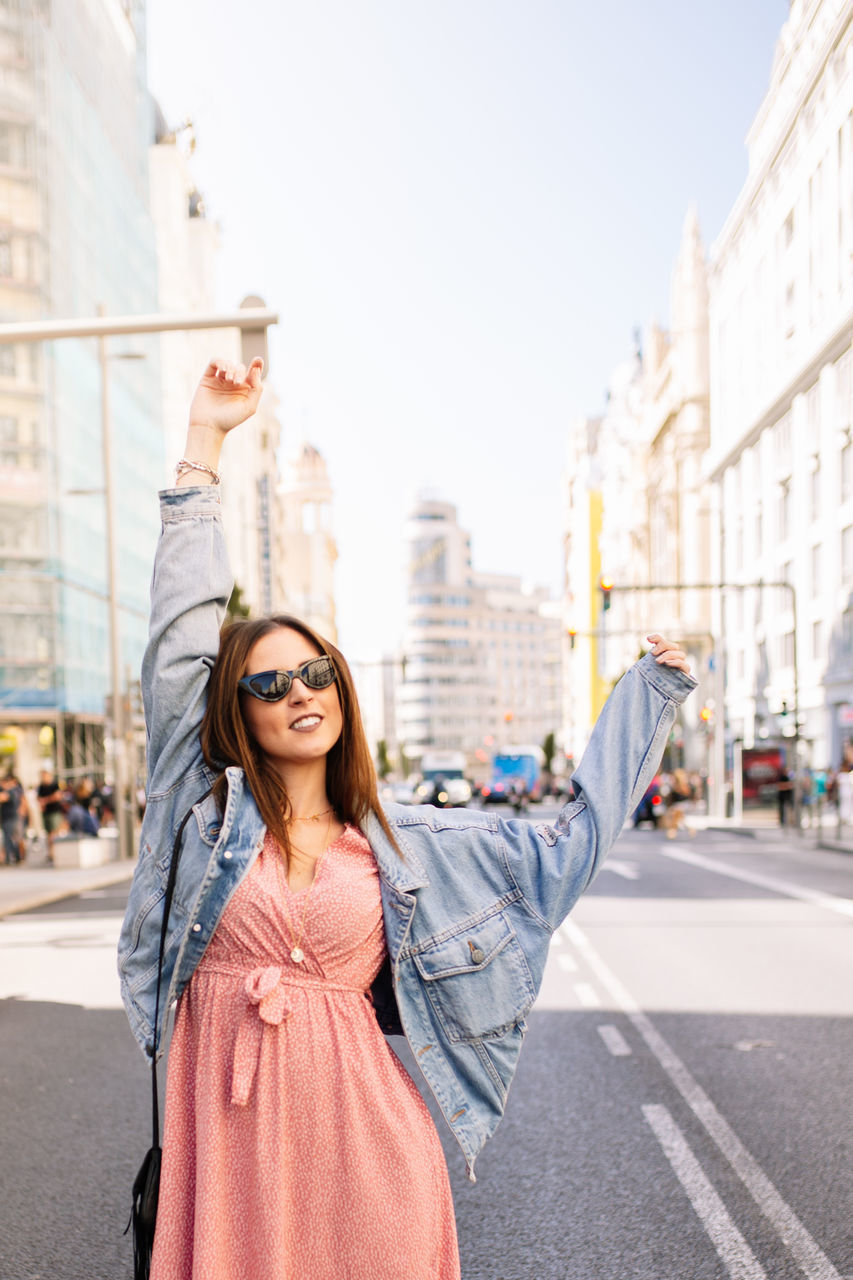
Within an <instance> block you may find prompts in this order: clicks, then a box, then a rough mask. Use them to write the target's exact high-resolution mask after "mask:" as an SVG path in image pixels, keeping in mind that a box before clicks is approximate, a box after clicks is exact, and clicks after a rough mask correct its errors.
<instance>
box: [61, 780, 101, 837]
mask: <svg viewBox="0 0 853 1280" xmlns="http://www.w3.org/2000/svg"><path fill="white" fill-rule="evenodd" d="M94 794H95V789H94V786H93V784H92V782H91V781H90V780H89V779H88V778H84V779H83V781H82V782H78V783H77V786H76V787H75V788H74V799H73V801H72V802H71V807H70V808H69V810H68V828H69V830H70V831H71V832H72V834H73V835H75V836H96V835H97V834H98V829H99V825H100V824H99V822H98V817H97V814H96V813H95V809H94V803H93V798H94Z"/></svg>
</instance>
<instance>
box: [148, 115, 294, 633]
mask: <svg viewBox="0 0 853 1280" xmlns="http://www.w3.org/2000/svg"><path fill="white" fill-rule="evenodd" d="M154 122H155V136H154V144H153V145H152V147H151V148H150V152H149V171H150V189H151V211H152V217H153V221H154V230H155V238H156V245H157V266H158V279H159V297H160V309H161V310H162V311H164V312H170V313H172V314H196V315H211V314H214V313H215V312H216V311H217V310H219V308H218V307H217V305H216V291H215V288H214V281H215V279H216V258H217V254H218V251H219V234H218V230H217V227H216V225H215V224H214V223H213V222H211V221H210V220H209V219H208V218H207V217H206V216H205V208H204V200H203V197H202V194H201V192H200V191H199V190H198V188H197V187H196V184H195V181H194V179H193V171H192V152H193V148H194V140H193V129H192V125H191V124H189V123H185V124H183V125H182V126H181V127H179V128H177V129H175V128H172V127H171V126H170V125H169V124H168V122H167V121H166V120H165V119H164V118H163V116H162V114H161V113H160V111H159V110H158V109H157V108H155V114H154ZM250 304H252V305H258V306H260V305H263V304H262V301H261V299H246V300H245V302H244V305H250ZM212 355H217V356H222V357H224V358H226V359H231V360H235V361H239V360H241V359H242V355H243V352H242V344H241V339H240V333H239V330H237V329H224V330H223V329H218V330H209V329H202V330H179V331H176V332H171V333H164V334H162V335H161V338H160V359H161V366H162V373H163V377H162V388H163V399H162V410H161V418H162V423H163V427H162V430H163V434H164V440H165V460H164V468H163V477H162V483H163V484H164V485H172V484H174V482H175V481H174V467H175V463H176V462H177V461H178V459H179V458H180V457H181V454H182V452H183V449H184V442H185V438H186V426H187V410H188V408H189V404H190V399H191V397H192V394H193V391H194V390H195V387H196V384H197V382H198V379H199V376H200V374H201V373H202V372H203V370H204V368H205V366H206V364H207V362H208V360H209V359H210V357H211V356H212ZM277 408H278V405H277V400H276V396H275V392H274V391H273V389H272V387H271V386H270V385H269V384H268V385H267V386H266V387H265V388H264V394H263V396H262V398H261V403H260V407H259V409H258V412H257V413H256V414H255V416H254V418H253V419H252V421H251V422H250V423H248V424H247V425H246V426H245V427H244V428H242V429H240V430H238V431H235V432H234V433H232V435H230V436H229V437H227V438H226V440H225V444H224V447H223V450H222V466H221V474H222V494H221V499H222V521H223V525H224V528H225V538H226V542H227V544H228V554H229V557H230V561H231V567H232V570H233V573H234V580H235V582H236V584H237V586H238V587H239V591H240V602H241V604H242V605H244V606H245V607H247V608H249V609H250V610H251V612H252V613H254V614H258V613H270V612H271V611H272V610H273V608H275V607H276V601H277V598H278V597H277V595H276V590H277V588H276V546H277V542H278V536H279V535H278V525H279V503H278V496H277V489H278V465H277V461H276V450H277V449H278V444H279V439H280V434H281V433H280V426H279V419H278V413H277Z"/></svg>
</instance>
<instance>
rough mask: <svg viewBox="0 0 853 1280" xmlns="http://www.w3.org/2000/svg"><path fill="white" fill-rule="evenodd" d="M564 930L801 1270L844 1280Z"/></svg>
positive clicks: (648, 1028)
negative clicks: (703, 1127)
mask: <svg viewBox="0 0 853 1280" xmlns="http://www.w3.org/2000/svg"><path fill="white" fill-rule="evenodd" d="M562 928H563V932H564V933H565V935H566V937H567V938H568V939H569V940H570V941H571V942H572V944H573V945H574V946H575V947H576V948H577V949H578V950H579V951H580V952H581V953H582V955H583V957H584V959H585V960H586V962H587V964H588V965H589V967H590V968H591V969H592V970H593V971H594V972H595V974H596V975H597V977H598V980H599V982H600V983H601V984H602V986H603V987H604V988H605V989H606V990H607V991H608V992H609V993H610V995H611V996H612V998H613V999H614V1001H615V1002H616V1004H617V1005H618V1007H619V1008H621V1010H622V1011H623V1013H625V1015H626V1016H627V1017H628V1018H629V1020H630V1021H631V1023H632V1024H633V1026H634V1027H635V1028H636V1030H637V1031H638V1032H639V1034H640V1035H641V1036H642V1037H643V1039H644V1040H645V1042H646V1044H647V1045H648V1047H649V1049H651V1051H652V1053H653V1054H654V1055H655V1057H656V1058H657V1060H658V1062H659V1063H660V1064H661V1066H662V1067H663V1069H664V1071H665V1072H666V1074H667V1075H668V1076H669V1078H670V1080H671V1081H672V1083H673V1084H674V1085H675V1087H676V1089H677V1090H678V1092H679V1093H680V1094H681V1096H682V1098H684V1100H685V1102H686V1103H687V1105H688V1106H689V1107H690V1108H691V1110H692V1111H693V1113H694V1114H695V1115H696V1117H697V1118H698V1119H699V1120H700V1121H701V1123H702V1124H703V1125H704V1126H705V1129H706V1130H707V1131H708V1133H709V1134H710V1136H711V1137H712V1138H713V1140H714V1142H715V1143H716V1144H717V1146H718V1147H719V1149H720V1151H722V1153H723V1155H724V1156H725V1157H726V1159H727V1160H728V1161H729V1163H730V1164H731V1166H732V1168H733V1169H734V1171H735V1173H736V1174H737V1175H738V1177H739V1178H740V1180H741V1182H742V1183H743V1184H744V1186H745V1187H746V1189H747V1190H748V1191H749V1193H750V1195H751V1196H752V1198H753V1199H754V1200H755V1202H756V1204H757V1205H758V1207H759V1209H760V1210H761V1212H762V1213H763V1214H764V1216H765V1217H766V1218H767V1219H768V1221H769V1222H771V1223H772V1224H773V1227H774V1228H775V1230H776V1232H777V1233H778V1235H779V1236H780V1238H781V1240H782V1243H783V1244H785V1245H786V1246H787V1248H788V1250H789V1251H790V1253H791V1255H792V1256H793V1258H794V1259H795V1261H796V1262H797V1264H798V1266H799V1267H800V1269H801V1270H802V1271H803V1272H804V1274H805V1275H806V1276H808V1277H809V1280H842V1277H841V1276H840V1275H839V1273H838V1271H837V1270H836V1269H835V1267H834V1266H833V1265H832V1263H831V1262H830V1260H829V1258H827V1256H826V1254H825V1253H824V1252H823V1250H822V1249H821V1248H820V1247H819V1245H818V1244H817V1243H816V1242H815V1241H814V1240H813V1239H812V1237H811V1236H810V1235H809V1233H808V1231H807V1230H806V1228H805V1227H804V1226H803V1224H802V1223H801V1222H800V1220H799V1218H798V1217H797V1215H796V1214H795V1213H794V1211H793V1209H792V1208H791V1206H790V1205H789V1204H788V1203H787V1202H786V1201H785V1200H783V1198H782V1196H781V1195H780V1194H779V1192H778V1191H777V1190H776V1188H775V1186H774V1185H773V1183H772V1182H771V1181H770V1179H769V1178H768V1177H767V1174H766V1173H765V1172H764V1170H763V1169H762V1168H761V1166H760V1165H759V1163H758V1161H757V1160H756V1159H755V1157H754V1156H752V1155H751V1154H750V1152H749V1151H747V1149H746V1147H745V1146H744V1145H743V1143H742V1142H741V1140H740V1138H739V1137H738V1136H737V1134H736V1133H735V1131H734V1130H733V1129H732V1128H731V1126H730V1125H729V1123H728V1122H727V1121H726V1120H724V1119H723V1117H722V1116H721V1115H720V1112H719V1111H718V1110H717V1108H716V1107H715V1106H714V1104H713V1102H712V1101H711V1099H710V1098H709V1097H708V1095H707V1094H706V1093H705V1091H704V1089H703V1088H702V1087H701V1085H699V1084H698V1083H697V1082H696V1081H695V1080H694V1079H693V1076H692V1075H691V1074H690V1072H689V1071H688V1070H687V1067H686V1066H685V1065H684V1063H683V1062H682V1061H681V1059H680V1058H679V1057H678V1055H677V1054H676V1053H675V1052H674V1051H673V1050H672V1049H671V1048H670V1047H669V1045H668V1044H667V1042H666V1040H664V1038H663V1036H662V1035H661V1034H660V1032H659V1031H657V1029H656V1028H655V1027H654V1026H653V1025H652V1023H651V1021H650V1019H649V1018H648V1017H647V1016H646V1014H645V1013H643V1011H642V1009H641V1008H640V1006H639V1005H638V1004H637V1002H636V1000H635V999H634V997H633V996H632V995H631V994H630V993H629V992H628V990H627V989H626V988H625V987H624V986H623V985H622V983H621V982H620V981H619V979H618V978H617V977H616V975H615V974H614V973H612V972H611V971H610V969H609V968H608V967H607V965H606V964H605V963H604V961H603V960H602V958H601V956H599V954H598V952H597V951H596V950H595V948H594V947H593V946H592V943H591V942H590V941H589V939H588V938H587V936H586V934H585V933H584V932H583V931H582V930H581V929H579V928H578V926H577V925H576V924H575V923H574V922H573V921H572V920H565V921H564V922H563V925H562Z"/></svg>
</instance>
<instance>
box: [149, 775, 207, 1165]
mask: <svg viewBox="0 0 853 1280" xmlns="http://www.w3.org/2000/svg"><path fill="white" fill-rule="evenodd" d="M212 791H213V787H208V789H207V791H205V793H204V795H203V796H199V798H198V800H196V801H195V803H194V804H192V805H190V807H189V809H187V811H186V813H185V814H184V816H183V818H182V819H181V822H180V825H179V827H178V830H177V832H176V833H175V841H174V844H173V845H172V860H171V862H170V863H169V878H168V880H167V881H166V894H165V897H164V900H163V923H162V924H161V926H160V953H159V956H158V959H157V998H156V1000H155V1001H154V1037H153V1041H152V1049H151V1111H152V1128H153V1134H154V1136H153V1138H152V1142H151V1145H152V1146H154V1147H159V1145H160V1100H159V1098H158V1095H157V1028H158V1027H159V1025H160V986H161V983H162V981H163V957H164V955H165V953H166V934H167V932H168V927H169V912H170V911H171V909H172V898H173V896H174V893H175V880H176V879H177V875H178V859H179V858H180V856H181V839H182V837H183V834H184V827H185V826H186V825H187V823H188V822H189V820H190V818H191V817H192V812H193V809H194V808H195V806H196V805H197V804H201V802H202V801H203V800H206V799H207V797H208V796H209V795H210V794H211V792H212Z"/></svg>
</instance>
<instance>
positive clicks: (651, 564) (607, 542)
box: [564, 210, 712, 770]
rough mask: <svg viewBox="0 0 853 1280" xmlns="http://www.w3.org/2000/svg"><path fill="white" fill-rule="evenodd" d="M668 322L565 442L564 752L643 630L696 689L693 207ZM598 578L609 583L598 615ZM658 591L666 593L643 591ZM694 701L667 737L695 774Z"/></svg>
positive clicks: (702, 384)
mask: <svg viewBox="0 0 853 1280" xmlns="http://www.w3.org/2000/svg"><path fill="white" fill-rule="evenodd" d="M670 323H671V328H670V330H669V331H667V330H664V329H662V328H661V327H659V326H658V325H652V326H650V327H649V329H648V330H647V332H646V334H645V338H644V343H643V350H642V352H640V351H638V350H637V351H635V352H634V353H632V355H631V356H630V357H629V358H628V359H627V360H625V361H623V362H622V364H620V365H619V366H617V368H616V369H615V370H614V372H613V375H612V378H611V381H610V387H609V389H608V395H607V405H606V409H605V411H604V413H603V414H602V416H601V417H600V418H592V419H584V420H582V421H580V422H579V423H577V424H576V425H575V427H574V428H573V429H572V430H571V432H570V434H569V442H568V451H567V468H566V490H565V491H566V519H565V529H566V532H565V549H566V556H565V565H566V582H565V606H564V622H565V629H566V635H567V637H568V641H567V645H568V659H567V666H566V670H567V682H566V687H567V698H566V703H565V729H564V736H565V739H566V742H567V744H568V747H569V750H570V751H571V753H572V754H574V755H575V756H577V755H578V754H579V753H580V751H582V749H583V747H584V745H585V743H586V740H587V738H588V736H589V732H590V730H591V728H592V725H593V723H594V721H595V719H596V717H597V715H598V713H599V711H600V710H601V706H602V705H603V702H604V699H605V698H606V696H607V693H608V692H609V690H610V688H611V687H612V685H613V682H614V681H615V680H616V679H618V677H619V676H620V675H621V673H622V672H623V671H624V670H625V669H626V668H627V667H628V666H630V664H631V663H632V662H634V661H635V660H636V658H637V656H638V654H639V652H640V651H641V649H642V647H643V645H644V639H645V637H646V636H647V635H648V634H649V632H650V631H651V630H658V631H660V632H661V633H663V634H665V635H668V636H671V637H673V638H675V637H678V638H680V639H681V640H683V641H684V642H685V644H686V645H687V648H688V651H689V652H690V654H691V657H692V659H693V666H694V669H695V670H696V671H697V673H698V674H699V676H700V678H701V677H703V676H704V677H705V680H706V683H708V684H709V667H710V663H709V659H710V656H711V651H712V642H711V634H710V633H711V617H710V602H711V593H710V592H709V591H707V590H701V591H700V590H696V591H691V590H684V589H683V588H685V587H689V586H690V584H693V583H696V584H698V583H707V582H708V581H709V574H710V556H709V537H708V521H709V508H710V502H709V497H708V490H709V486H708V484H707V482H706V481H705V480H704V479H703V476H702V459H703V455H704V452H705V450H706V449H707V445H708V432H709V409H708V295H707V267H706V263H705V255H704V250H703V247H702V241H701V236H700V234H699V224H698V219H697V216H696V213H695V211H693V210H691V211H690V212H689V213H688V215H687V218H686V220H685V224H684V232H683V236H682V243H681V246H680V249H679V253H678V257H677V260H676V265H675V270H674V273H673V279H672V288H671V296H670ZM602 580H605V581H607V582H610V583H612V591H611V595H610V608H609V610H607V611H606V613H605V611H604V610H603V607H602V606H603V596H602V592H601V589H600V583H601V581H602ZM658 584H674V585H676V586H677V587H678V588H679V589H678V590H666V591H656V590H652V588H654V587H655V586H657V585H658ZM572 633H574V636H572ZM705 692H706V693H707V692H708V690H706V691H705ZM701 705H702V701H701V699H693V700H692V702H691V703H690V705H688V706H687V707H685V709H684V710H683V711H682V712H681V713H680V718H679V721H678V725H677V729H676V734H675V737H674V739H673V744H674V746H676V747H677V751H678V754H677V756H676V755H674V756H673V763H682V762H683V763H685V764H686V765H687V766H688V767H690V768H696V769H700V770H701V769H705V768H707V767H709V758H708V757H709V742H708V739H707V735H706V734H705V732H704V730H700V729H699V726H698V722H697V716H698V711H699V709H700V708H701Z"/></svg>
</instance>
